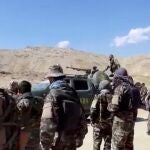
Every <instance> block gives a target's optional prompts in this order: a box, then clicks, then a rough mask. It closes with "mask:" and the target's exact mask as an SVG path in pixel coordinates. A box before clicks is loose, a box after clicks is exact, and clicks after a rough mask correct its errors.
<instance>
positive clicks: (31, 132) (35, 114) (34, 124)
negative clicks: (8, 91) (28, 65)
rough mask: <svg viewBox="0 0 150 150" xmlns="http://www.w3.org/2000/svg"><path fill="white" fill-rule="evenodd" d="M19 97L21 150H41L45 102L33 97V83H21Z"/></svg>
mask: <svg viewBox="0 0 150 150" xmlns="http://www.w3.org/2000/svg"><path fill="white" fill-rule="evenodd" d="M19 94H20V96H19V97H18V103H17V108H18V113H19V117H18V123H19V124H20V128H21V129H20V135H19V150H30V149H31V150H33V149H36V150H38V149H39V147H40V146H39V142H40V137H39V128H40V118H41V114H42V107H43V101H42V99H38V98H35V97H33V95H32V93H31V83H30V82H28V81H21V82H20V83H19Z"/></svg>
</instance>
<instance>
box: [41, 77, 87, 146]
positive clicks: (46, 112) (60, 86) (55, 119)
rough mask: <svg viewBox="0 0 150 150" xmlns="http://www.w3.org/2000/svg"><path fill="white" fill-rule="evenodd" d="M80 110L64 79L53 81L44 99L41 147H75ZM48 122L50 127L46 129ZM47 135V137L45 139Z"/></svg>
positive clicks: (73, 93) (72, 92)
mask: <svg viewBox="0 0 150 150" xmlns="http://www.w3.org/2000/svg"><path fill="white" fill-rule="evenodd" d="M80 112H82V111H81V107H80V101H79V98H78V96H77V94H76V92H75V91H74V90H73V89H72V88H71V87H70V86H69V85H68V84H67V83H66V82H65V81H60V80H59V81H56V82H53V83H52V84H51V86H50V93H49V94H48V95H47V97H46V99H45V104H44V107H43V114H42V118H41V145H42V147H43V148H44V147H49V148H50V147H52V146H53V147H62V148H63V146H67V145H69V147H70V146H72V147H76V137H77V133H78V132H77V128H78V129H79V124H77V122H78V123H79V122H80V120H78V119H79V117H81V114H80ZM71 114H72V115H71ZM48 120H49V121H48ZM49 124H51V127H49V128H47V129H46V128H45V127H46V126H49ZM56 133H57V134H56ZM83 134H85V133H83ZM47 135H48V136H49V139H45V137H46V136H47ZM81 136H82V135H81ZM47 140H48V141H47ZM60 141H61V142H62V145H61V144H60V143H61V142H60ZM49 143H50V144H49Z"/></svg>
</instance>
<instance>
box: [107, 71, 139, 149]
mask: <svg viewBox="0 0 150 150" xmlns="http://www.w3.org/2000/svg"><path fill="white" fill-rule="evenodd" d="M115 74H116V75H115V78H117V82H118V83H117V84H116V85H115V87H116V88H115V91H114V95H113V98H112V102H111V104H110V105H109V110H110V111H111V112H113V113H114V119H113V127H112V149H113V150H133V138H134V124H135V118H136V115H135V114H136V113H135V112H136V111H135V110H137V108H136V104H134V103H135V101H136V99H135V97H134V96H135V91H134V92H133V91H132V90H131V85H130V82H129V81H128V75H127V71H126V70H125V69H124V68H120V69H118V71H117V72H115ZM114 82H115V80H114ZM132 101H133V102H132ZM134 105H135V106H134Z"/></svg>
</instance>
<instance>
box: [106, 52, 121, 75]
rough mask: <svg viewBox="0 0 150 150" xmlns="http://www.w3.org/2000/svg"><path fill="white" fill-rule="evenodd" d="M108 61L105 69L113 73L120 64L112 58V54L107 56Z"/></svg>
mask: <svg viewBox="0 0 150 150" xmlns="http://www.w3.org/2000/svg"><path fill="white" fill-rule="evenodd" d="M109 61H110V65H109V66H107V68H106V69H105V71H107V70H108V69H110V71H111V73H112V74H114V73H115V71H116V70H117V69H119V68H120V64H119V63H118V60H117V59H114V56H113V55H112V54H111V55H110V56H109Z"/></svg>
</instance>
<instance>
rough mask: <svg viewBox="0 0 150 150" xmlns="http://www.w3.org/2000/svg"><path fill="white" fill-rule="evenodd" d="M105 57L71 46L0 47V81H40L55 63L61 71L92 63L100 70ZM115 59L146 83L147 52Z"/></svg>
mask: <svg viewBox="0 0 150 150" xmlns="http://www.w3.org/2000/svg"><path fill="white" fill-rule="evenodd" d="M107 59H108V58H107V57H106V56H104V55H95V54H92V53H86V52H83V51H78V50H73V49H58V48H48V47H28V48H25V49H22V50H0V73H1V75H0V79H1V80H0V84H1V86H6V85H7V84H8V83H9V81H10V80H12V79H13V80H22V79H27V80H30V81H32V82H35V81H38V80H43V79H44V76H45V73H46V72H47V70H48V67H49V66H50V65H52V64H56V63H58V64H61V65H62V66H63V68H64V72H65V73H78V74H79V72H76V71H74V70H71V69H67V68H66V66H69V67H70V66H73V67H79V68H91V67H92V66H93V65H96V66H98V68H99V69H100V70H103V69H104V68H105V67H106V66H107V65H108V60H107ZM119 62H120V63H121V65H122V66H124V67H126V68H127V69H128V70H129V73H130V74H132V75H133V76H134V77H135V79H136V80H139V81H143V82H146V83H147V84H150V55H148V56H138V57H132V58H120V59H119ZM80 73H82V72H80Z"/></svg>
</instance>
